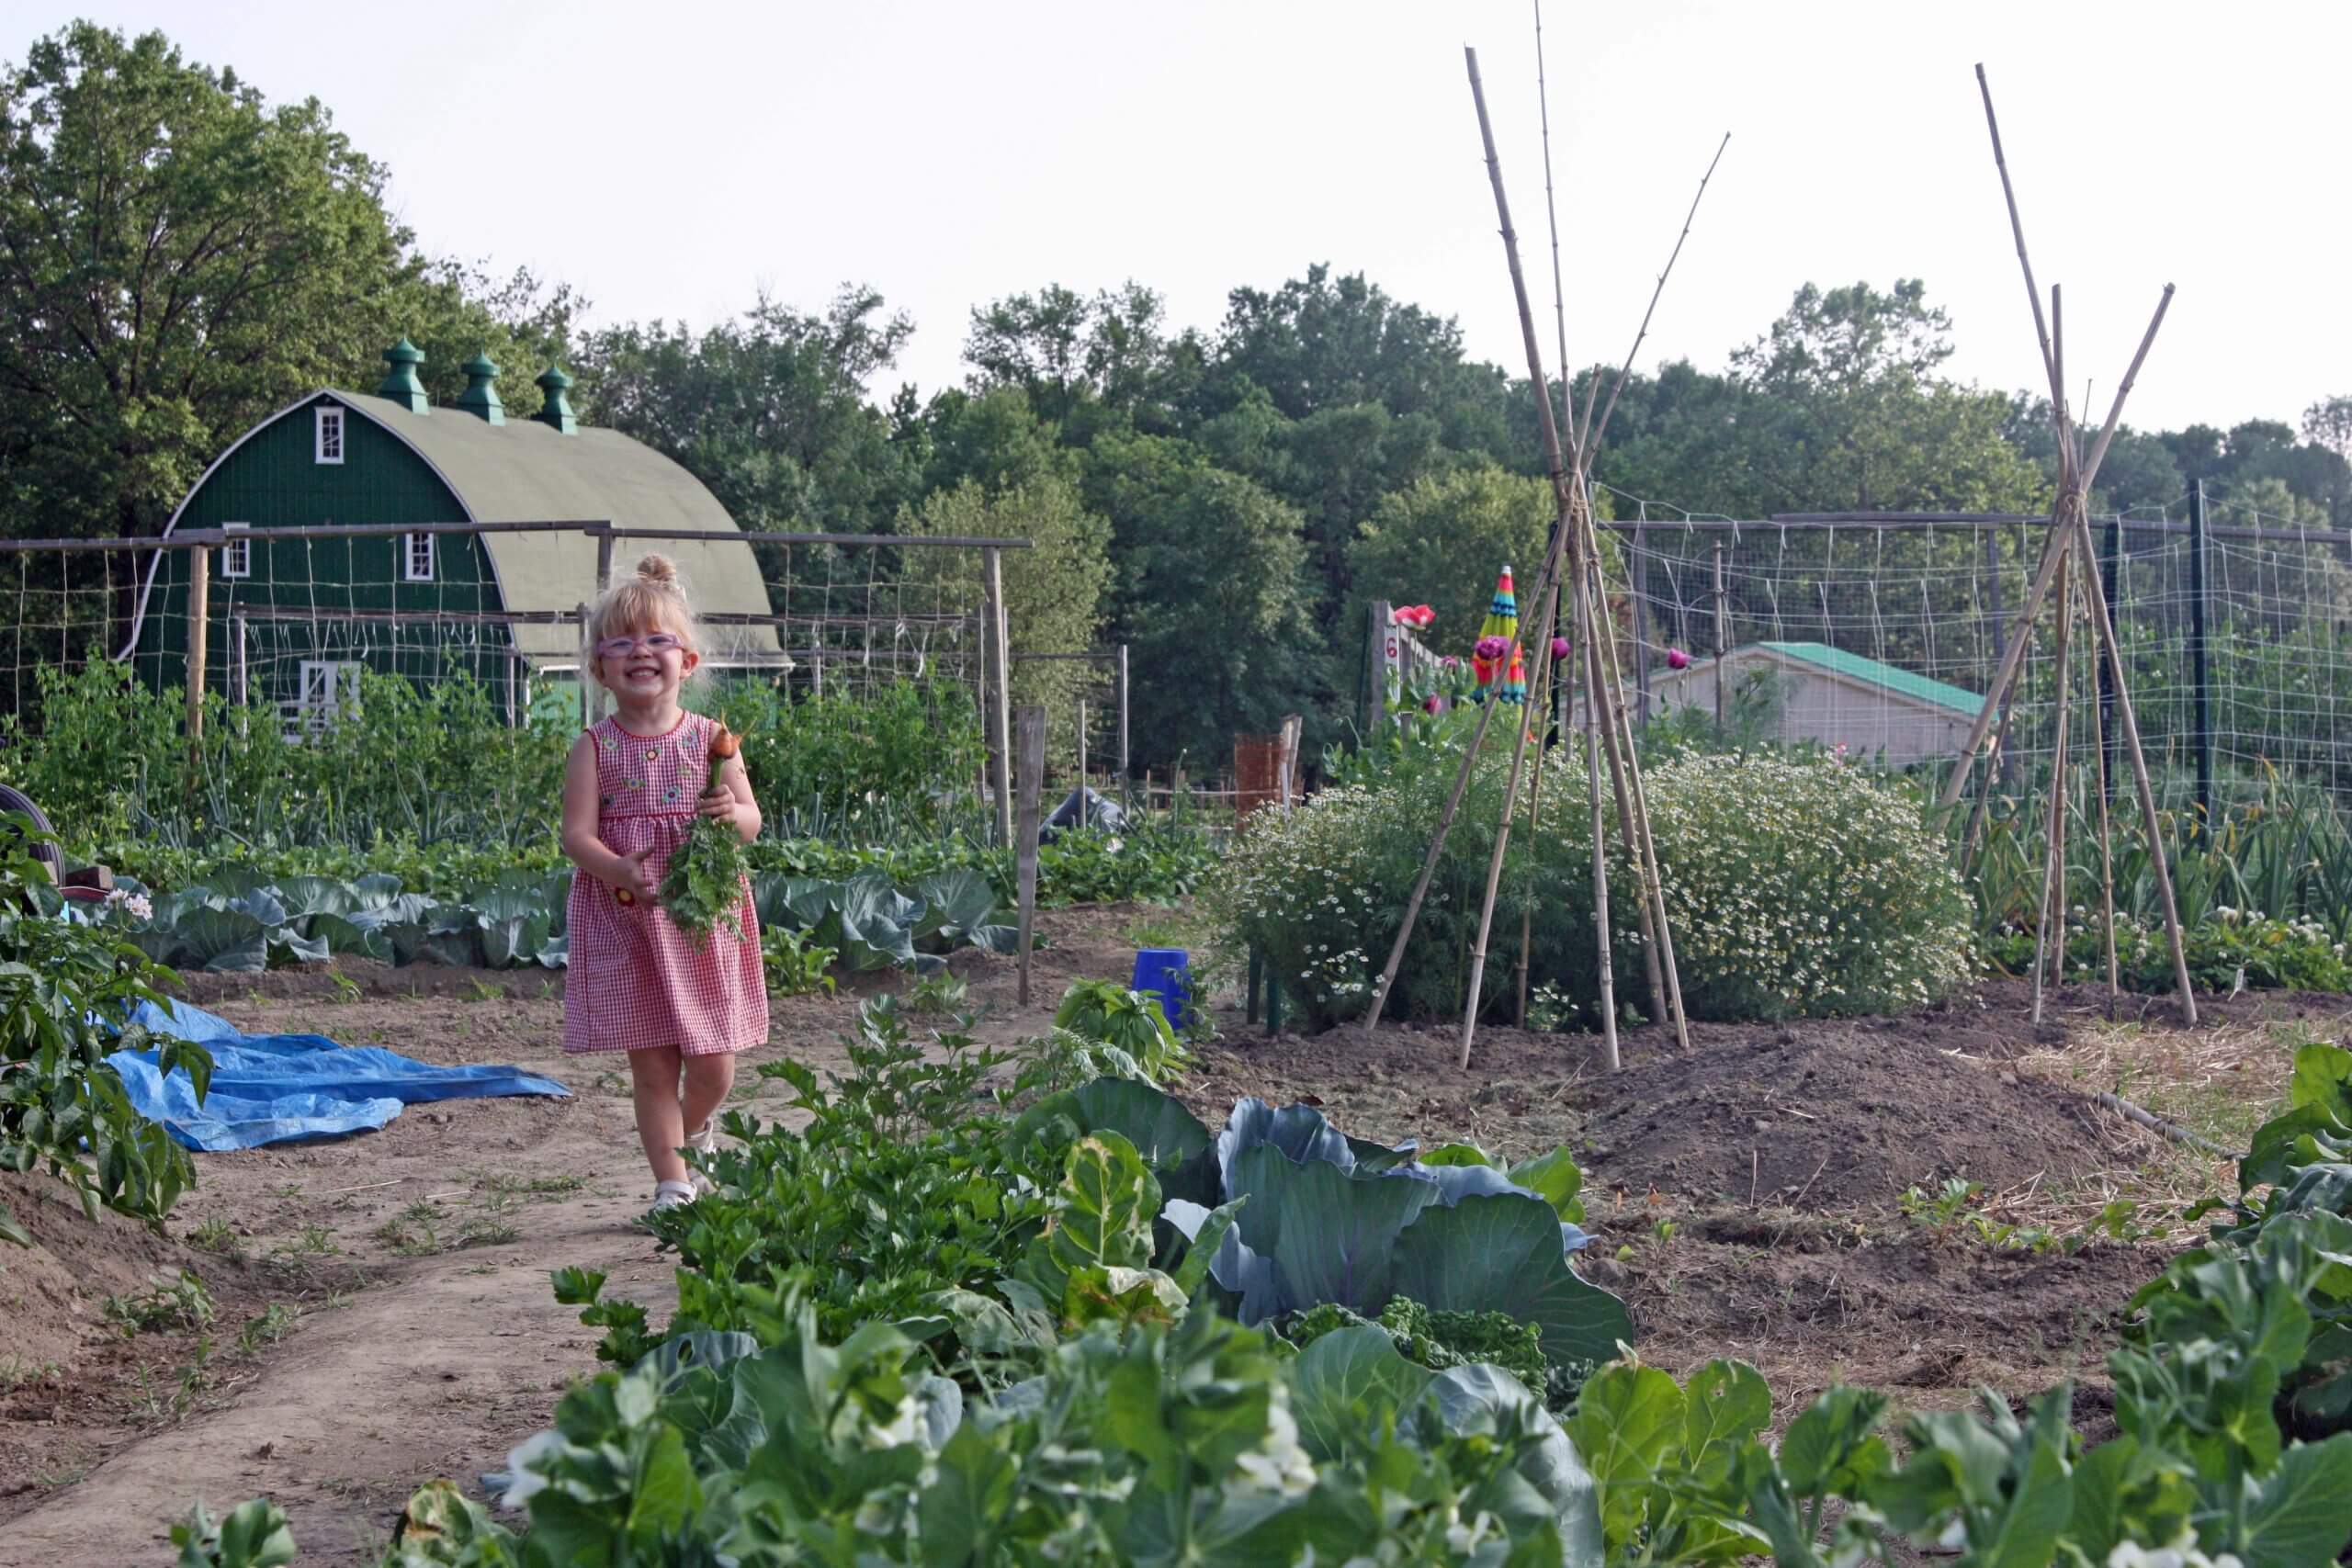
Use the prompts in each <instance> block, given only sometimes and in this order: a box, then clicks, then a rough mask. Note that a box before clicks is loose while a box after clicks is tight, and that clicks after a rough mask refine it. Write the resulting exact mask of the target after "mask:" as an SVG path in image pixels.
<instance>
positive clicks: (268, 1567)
mask: <svg viewBox="0 0 2352 1568" xmlns="http://www.w3.org/2000/svg"><path fill="white" fill-rule="evenodd" d="M172 1544H173V1545H174V1546H175V1547H177V1548H179V1556H178V1557H177V1558H176V1559H175V1561H176V1562H178V1564H179V1568H282V1565H283V1564H285V1563H288V1562H293V1561H294V1532H293V1531H292V1530H291V1529H288V1528H287V1524H286V1514H285V1511H284V1510H283V1509H281V1508H279V1507H278V1506H277V1505H276V1504H274V1503H269V1502H266V1501H264V1500H262V1499H260V1498H255V1499H254V1500H253V1501H252V1502H250V1503H240V1504H238V1505H237V1506H235V1507H234V1508H232V1509H230V1510H229V1512H228V1514H227V1516H226V1517H222V1518H220V1519H218V1520H216V1519H214V1518H213V1517H212V1516H211V1515H209V1514H208V1513H206V1512H205V1510H204V1505H203V1504H201V1503H198V1504H197V1505H196V1506H195V1507H194V1508H192V1509H190V1510H189V1512H188V1517H187V1519H186V1520H185V1521H183V1522H182V1523H179V1524H175V1525H174V1526H173V1527H172Z"/></svg>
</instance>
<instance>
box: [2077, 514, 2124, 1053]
mask: <svg viewBox="0 0 2352 1568" xmlns="http://www.w3.org/2000/svg"><path fill="white" fill-rule="evenodd" d="M2083 570H2085V571H2086V572H2089V573H2092V574H2097V572H2098V562H2097V561H2095V560H2086V561H2085V562H2084V563H2083ZM2101 586H2102V587H2104V586H2105V583H2104V581H2102V583H2101ZM2085 597H2086V598H2088V597H2089V595H2088V594H2087V593H2086V594H2085ZM2092 635H2093V636H2094V637H2096V636H2097V635H2098V634H2097V633H2096V632H2094V633H2093V634H2092ZM2091 664H2092V667H2093V669H2094V670H2096V669H2097V667H2098V654H2097V652H2096V651H2094V652H2093V654H2092V656H2091ZM2089 707H2090V710H2091V742H2092V745H2091V761H2092V764H2093V766H2094V767H2095V769H2096V770H2097V772H2096V775H2095V778H2094V781H2093V782H2095V783H2096V784H2098V903H2099V920H2100V923H2101V926H2102V928H2103V930H2104V931H2105V946H2106V949H2107V1016H2108V1018H2109V1021H2113V1019H2114V1017H2115V1011H2116V1007H2117V1004H2118V1003H2120V1001H2121V1000H2122V994H2123V987H2122V986H2121V984H2120V981H2121V975H2120V971H2119V968H2118V966H2117V964H2116V961H2115V840H2114V835H2113V829H2112V826H2111V823H2110V815H2111V814H2110V813H2109V810H2108V804H2107V791H2108V779H2107V716H2106V714H2105V713H2104V712H2102V711H2101V709H2102V707H2103V705H2102V704H2100V703H2099V702H2098V701H2097V700H2094V701H2092V702H2091V703H2090V705H2089Z"/></svg>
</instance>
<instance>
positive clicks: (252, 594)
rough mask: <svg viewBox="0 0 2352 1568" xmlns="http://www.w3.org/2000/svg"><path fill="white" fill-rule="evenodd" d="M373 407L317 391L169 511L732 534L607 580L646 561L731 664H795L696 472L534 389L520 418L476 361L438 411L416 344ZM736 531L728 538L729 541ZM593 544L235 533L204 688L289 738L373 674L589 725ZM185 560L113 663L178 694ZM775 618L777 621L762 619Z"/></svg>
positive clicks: (164, 564)
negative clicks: (563, 714) (466, 690)
mask: <svg viewBox="0 0 2352 1568" xmlns="http://www.w3.org/2000/svg"><path fill="white" fill-rule="evenodd" d="M384 358H385V360H386V362H387V364H388V366H389V367H390V373H389V374H388V375H387V376H386V377H385V378H384V382H383V385H381V386H380V387H379V388H378V389H376V392H375V395H373V396H362V395H360V394H356V393H352V392H345V391H340V390H337V389H334V388H322V389H319V390H317V391H315V392H312V393H311V394H310V395H308V396H306V397H304V398H302V399H300V400H298V401H296V402H294V403H291V404H289V405H288V406H287V407H286V408H284V409H281V410H280V411H278V412H277V413H275V414H272V415H270V416H269V417H268V418H267V419H265V420H263V421H262V422H261V423H258V424H256V425H254V427H253V428H252V429H251V430H248V431H247V432H245V434H243V435H242V436H240V437H238V439H237V440H236V441H235V442H233V443H232V444H231V446H229V448H228V450H227V451H225V452H223V453H221V455H220V457H219V458H217V459H216V460H215V461H214V462H213V464H212V466H211V467H210V468H208V469H207V470H206V471H205V473H204V477H203V478H201V479H198V481H197V482H196V486H195V488H194V489H192V490H190V491H188V493H187V497H186V498H185V499H184V500H183V501H182V502H180V504H179V508H178V510H177V511H175V513H173V514H172V519H171V522H170V524H169V525H167V526H166V528H165V530H164V532H165V534H166V536H169V535H170V534H171V533H173V532H175V531H176V530H178V529H181V528H188V529H204V530H209V529H221V530H225V531H227V532H229V533H231V534H232V535H233V534H235V533H237V532H240V531H243V530H246V529H271V528H292V527H309V528H321V527H328V528H335V527H351V526H354V525H378V526H379V528H380V527H384V526H387V525H434V524H486V523H548V522H568V523H608V524H610V525H613V526H614V527H615V528H644V529H681V530H689V531H692V532H694V533H697V534H710V535H714V536H722V537H718V538H714V539H713V540H712V541H711V542H710V543H707V544H705V543H703V542H701V541H700V540H698V539H663V540H658V541H656V540H645V541H641V542H633V541H630V540H628V539H626V538H623V539H619V540H616V541H615V549H614V553H613V563H614V565H613V570H615V571H616V572H621V571H626V570H628V569H629V567H630V565H631V564H632V563H633V562H634V561H635V560H636V558H637V557H638V555H639V554H640V553H641V549H640V547H639V546H640V544H641V546H642V549H650V550H659V551H660V552H662V554H665V555H668V556H670V557H671V558H673V559H674V560H675V561H676V562H677V563H678V568H679V571H680V573H681V575H682V576H683V577H684V579H685V581H686V586H687V589H688V591H689V592H691V593H692V594H693V596H694V599H695V608H696V609H697V611H699V612H701V613H703V614H706V615H710V616H711V617H712V622H711V624H708V625H707V626H706V627H705V631H704V637H705V642H706V645H707V646H708V647H709V649H710V652H711V656H712V659H713V660H714V661H715V662H717V663H718V664H720V665H722V666H736V667H742V666H764V667H768V668H775V667H777V666H779V665H782V664H783V663H784V662H785V661H784V660H783V659H782V656H781V652H780V645H779V643H778V640H777V637H776V630H775V625H774V624H773V623H772V622H767V617H769V615H770V614H771V606H770V604H769V602H768V595H767V591H766V588H765V586H764V584H763V581H762V576H761V571H760V567H759V563H758V562H757V560H756V559H755V558H753V555H752V546H751V543H750V541H748V540H745V539H743V538H742V537H741V529H739V528H738V527H737V526H736V525H735V521H734V519H733V518H731V517H729V515H728V513H727V510H726V508H724V507H722V506H721V505H719V503H718V499H717V498H716V497H715V496H713V495H712V494H711V493H710V491H708V490H707V489H705V488H704V486H703V485H702V483H701V481H699V480H698V479H695V477H694V476H693V475H692V474H689V473H688V472H686V470H685V469H684V468H680V467H679V466H678V465H677V464H675V463H673V462H672V461H671V460H670V459H669V458H667V457H663V456H662V454H660V453H659V452H656V451H654V450H653V449H652V448H651V447H650V446H645V445H643V444H642V443H640V442H638V441H634V440H631V439H630V438H629V437H628V436H626V435H623V434H619V433H618V432H616V431H611V430H599V429H594V428H591V427H588V426H584V425H582V424H581V423H579V422H578V421H577V420H576V419H575V418H574V417H573V415H572V412H571V404H570V402H569V401H568V400H567V399H566V396H565V389H567V388H569V387H570V386H571V378H570V377H568V376H566V375H565V374H564V373H563V372H562V370H560V369H559V368H549V369H548V371H547V372H546V373H545V374H544V375H542V376H540V377H539V378H538V382H537V384H538V386H539V387H540V389H542V391H543V393H544V394H545V398H544V402H543V403H542V406H541V407H540V409H539V410H538V412H536V413H534V414H532V415H530V416H529V417H528V418H520V419H514V420H510V419H508V418H507V417H506V413H505V410H504V409H503V407H502V406H501V404H500V400H499V396H498V391H497V388H496V383H495V378H496V377H497V375H498V367H497V366H496V365H494V364H492V362H491V361H490V360H489V358H487V357H486V356H480V355H478V356H477V357H476V358H474V359H473V360H472V361H471V362H470V363H469V364H468V365H467V366H466V367H465V371H466V375H467V378H468V379H469V386H468V388H467V389H466V391H465V393H464V394H463V395H462V396H461V397H459V398H458V400H457V402H456V403H454V404H452V405H450V406H447V407H444V408H434V407H432V406H431V405H430V403H429V402H428V401H427V400H426V398H425V395H424V388H423V386H422V385H421V384H420V383H419V382H418V380H417V378H416V367H417V366H418V365H420V364H422V363H423V362H424V355H421V354H419V353H418V352H417V350H416V349H415V348H414V347H413V346H411V345H410V344H409V343H408V342H407V341H406V340H405V339H403V340H402V341H401V343H399V344H395V345H394V346H393V347H392V348H390V349H389V350H387V351H386V353H385V355H384ZM726 536H731V537H726ZM596 568H597V540H596V539H595V538H594V536H591V535H588V534H584V533H579V532H563V531H537V532H508V533H473V534H469V533H450V532H435V531H431V530H429V529H420V530H419V531H417V532H390V533H386V532H368V533H355V534H353V535H351V536H347V537H344V536H334V535H333V534H327V535H316V534H314V535H312V536H308V537H301V538H275V539H255V540H254V541H252V542H250V543H248V542H243V541H238V540H235V539H233V538H232V539H231V540H230V541H228V542H227V543H225V544H223V545H221V546H220V547H217V548H215V549H213V550H212V551H211V552H210V560H209V587H208V592H207V612H208V613H207V616H206V627H207V631H206V638H205V640H206V655H207V656H206V660H205V665H206V669H205V682H206V685H207V687H208V689H209V690H212V691H218V692H225V693H226V694H228V695H229V697H230V699H231V700H232V702H237V703H241V704H244V705H252V706H255V707H264V708H275V709H277V711H278V713H279V714H280V715H281V716H283V717H284V719H285V721H286V722H287V724H288V727H289V728H299V727H304V726H316V725H318V724H321V723H324V722H327V721H329V720H331V719H332V718H333V716H334V713H335V712H336V711H337V709H338V707H339V706H340V705H341V704H342V703H344V702H345V701H346V700H347V699H348V696H349V694H350V692H351V691H352V689H353V687H354V686H355V685H356V672H357V671H359V670H361V669H374V670H379V671H386V672H389V673H397V674H403V675H407V676H409V677H411V678H413V679H415V680H419V681H435V680H440V679H444V678H447V677H448V676H450V675H452V674H455V673H457V672H458V671H469V672H470V673H472V674H473V675H474V676H475V677H477V678H478V679H480V680H481V682H483V683H484V684H485V686H487V687H488V688H489V689H490V691H491V693H492V698H493V700H494V701H496V702H497V703H498V704H500V705H501V706H502V707H503V710H504V711H505V712H506V713H507V715H508V716H510V718H517V719H519V717H520V716H522V715H523V714H524V713H525V712H526V711H527V710H528V709H530V708H531V707H532V705H534V702H535V699H536V700H537V702H540V703H542V704H544V703H546V702H548V700H549V699H550V698H551V697H552V696H554V695H556V694H562V693H568V694H569V701H570V704H571V709H570V711H571V713H573V714H576V713H578V711H579V706H578V688H577V682H578V679H579V665H580V653H581V649H580V630H579V626H578V625H577V622H576V618H575V612H576V611H577V609H578V607H579V606H580V604H582V603H583V602H584V601H588V600H592V599H594V597H595V596H596V592H597V584H596ZM187 573H188V552H187V551H186V550H163V551H159V552H157V555H156V558H155V559H154V562H153V565H151V566H150V567H149V568H148V569H147V572H146V577H145V580H144V581H142V582H141V584H140V587H139V592H138V597H137V603H136V607H135V610H134V612H133V617H132V625H131V629H130V636H129V637H127V639H126V640H125V643H124V646H123V649H122V650H121V657H123V658H125V659H127V660H130V662H131V664H132V667H133V669H134V670H135V671H137V672H138V673H139V674H140V675H141V677H142V678H144V679H146V680H147V681H149V682H153V683H154V684H157V685H176V684H178V683H179V682H181V681H182V680H183V679H184V676H185V669H186V660H187V630H188V628H187V593H188V583H187ZM763 622H764V623H767V624H763Z"/></svg>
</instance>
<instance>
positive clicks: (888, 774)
mask: <svg viewBox="0 0 2352 1568" xmlns="http://www.w3.org/2000/svg"><path fill="white" fill-rule="evenodd" d="M690 705H693V706H695V707H697V708H700V709H702V710H704V711H706V712H708V713H709V714H711V715H712V716H714V717H716V718H718V719H719V720H720V721H721V722H722V723H724V724H725V725H726V726H727V727H728V728H729V729H732V730H734V731H735V732H736V733H737V734H739V735H741V736H742V737H743V738H744V739H743V750H742V758H743V767H744V770H745V772H746V773H749V775H750V777H751V782H752V795H754V796H756V797H757V798H758V799H759V800H760V801H761V803H762V805H763V808H764V809H765V810H766V811H767V812H768V813H769V814H770V817H771V818H772V820H774V821H775V824H776V825H777V828H778V829H779V830H780V831H782V832H785V833H787V834H794V833H799V832H802V831H805V830H806V829H809V828H812V827H819V828H830V829H833V830H834V831H835V832H837V833H840V834H841V835H842V836H843V837H847V838H852V839H864V838H867V837H869V836H870V829H871V828H872V827H873V825H874V823H875V822H876V820H877V819H878V818H881V817H882V816H884V815H885V814H887V813H888V812H889V811H892V810H895V811H897V812H899V813H901V814H903V816H902V818H901V819H902V821H904V822H905V823H906V824H907V825H909V826H919V827H922V828H925V829H930V828H935V827H937V826H939V825H940V824H942V823H943V822H944V820H945V819H946V818H947V817H948V815H949V814H950V812H951V810H952V808H953V803H954V801H955V800H956V797H957V796H958V795H967V796H968V795H969V792H970V788H971V784H972V781H974V780H976V779H977V778H978V776H979V772H980V761H981V759H982V758H983V757H984V756H985V755H986V748H985V746H984V745H983V744H982V741H981V738H980V726H979V713H978V709H977V708H976V707H975V706H974V705H973V704H972V700H971V693H970V690H969V688H967V687H964V686H961V685H958V684H956V683H954V682H922V681H895V682H890V683H889V684H888V685H884V686H877V687H874V688H871V689H868V690H865V691H861V692H856V693H849V692H840V693H827V694H821V695H807V694H802V695H797V696H796V695H794V694H790V693H788V692H787V691H786V690H785V689H784V688H783V687H782V686H779V685H776V684H774V683H771V682H764V681H757V680H747V679H722V680H719V681H715V682H709V683H708V684H707V685H706V686H705V687H704V689H703V690H701V691H698V692H695V693H693V694H691V696H690Z"/></svg>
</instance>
